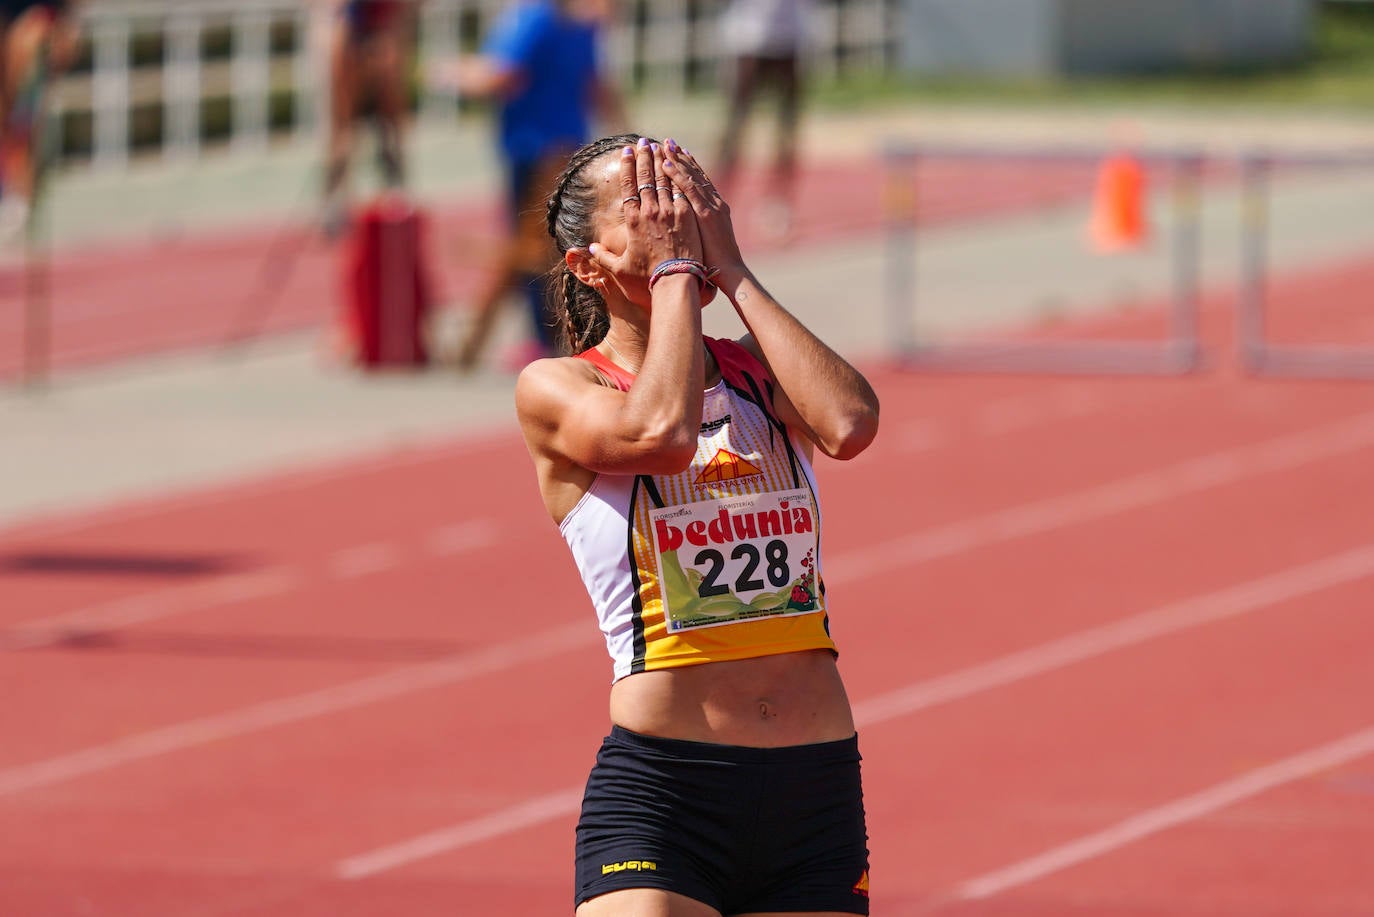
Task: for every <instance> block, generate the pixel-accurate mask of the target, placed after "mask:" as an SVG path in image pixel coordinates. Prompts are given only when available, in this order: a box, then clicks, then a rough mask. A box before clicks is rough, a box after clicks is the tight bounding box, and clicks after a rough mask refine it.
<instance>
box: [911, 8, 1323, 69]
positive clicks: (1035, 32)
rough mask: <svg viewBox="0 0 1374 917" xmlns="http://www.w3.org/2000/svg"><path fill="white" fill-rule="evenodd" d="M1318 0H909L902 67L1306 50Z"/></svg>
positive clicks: (1117, 63)
mask: <svg viewBox="0 0 1374 917" xmlns="http://www.w3.org/2000/svg"><path fill="white" fill-rule="evenodd" d="M1314 5H1315V2H1314V0H906V4H905V7H904V8H903V16H904V20H905V25H904V36H903V43H902V65H903V67H904V69H906V70H907V71H909V72H912V73H918V74H978V75H992V76H1022V77H1044V76H1055V75H1072V74H1079V73H1140V72H1158V71H1165V70H1173V69H1179V68H1188V67H1191V68H1197V67H1209V68H1215V67H1230V66H1250V65H1257V64H1277V63H1285V62H1289V61H1294V60H1298V59H1301V57H1302V56H1303V55H1304V54H1305V53H1306V51H1307V47H1308V41H1309V34H1310V28H1311V23H1312V16H1313V8H1314Z"/></svg>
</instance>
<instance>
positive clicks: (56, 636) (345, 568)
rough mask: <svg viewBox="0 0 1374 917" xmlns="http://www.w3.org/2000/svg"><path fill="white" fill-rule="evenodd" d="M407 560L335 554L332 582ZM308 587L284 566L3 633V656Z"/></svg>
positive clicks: (389, 548)
mask: <svg viewBox="0 0 1374 917" xmlns="http://www.w3.org/2000/svg"><path fill="white" fill-rule="evenodd" d="M497 537H498V531H497V528H496V526H495V524H493V523H492V522H491V520H488V519H480V520H475V521H470V522H462V523H457V524H454V525H447V526H441V527H439V528H437V529H435V530H434V531H433V532H432V533H431V534H430V536H429V538H428V539H427V549H428V550H429V552H430V553H431V554H434V555H436V556H439V557H451V556H455V555H458V554H462V553H466V552H467V551H472V550H476V549H477V548H481V547H485V546H487V545H490V544H494V543H495V541H496V539H497ZM404 559H405V558H404V556H403V552H402V549H401V546H400V545H399V544H395V543H391V542H375V543H372V544H365V545H359V546H356V547H353V548H344V549H342V550H340V551H337V552H335V553H334V554H333V555H332V556H331V557H330V558H329V560H328V561H327V563H326V568H327V570H328V572H329V574H330V575H331V576H333V577H336V578H338V579H345V580H347V579H355V578H358V577H362V576H369V575H373V574H377V573H384V572H386V571H388V570H391V569H394V568H396V567H397V566H400V565H401V564H402V563H403V562H404ZM309 583H310V578H309V577H307V576H306V575H305V573H304V570H303V568H299V567H289V566H285V565H283V566H277V567H268V568H266V569H263V570H255V571H252V572H250V573H234V574H229V575H226V576H218V577H215V578H214V579H211V580H206V581H204V582H199V583H192V584H188V585H184V586H171V587H166V588H163V589H159V590H157V591H156V592H145V593H140V594H138V595H132V596H125V597H123V598H119V599H112V600H111V601H108V602H102V603H100V604H98V605H93V606H88V607H86V608H79V609H76V610H73V611H68V612H63V613H61V614H57V615H52V616H50V617H47V618H39V619H36V620H33V621H27V622H21V623H17V624H15V625H13V626H12V627H10V628H9V629H8V630H0V652H10V651H14V650H25V649H36V648H38V647H43V646H51V645H53V644H55V643H60V642H61V641H62V640H63V639H65V638H66V637H68V636H69V635H70V634H71V633H72V632H74V631H76V632H79V631H83V630H87V631H89V630H111V629H113V628H117V627H127V626H129V625H132V624H142V623H146V622H148V621H156V620H160V619H162V618H170V617H173V616H175V615H181V614H189V613H191V612H196V611H205V610H208V609H210V608H216V607H219V606H222V605H230V604H235V603H239V602H249V601H254V600H256V599H264V598H270V597H272V596H279V595H285V594H286V593H289V592H291V591H293V590H295V589H299V588H302V587H303V586H306V585H308V584H309Z"/></svg>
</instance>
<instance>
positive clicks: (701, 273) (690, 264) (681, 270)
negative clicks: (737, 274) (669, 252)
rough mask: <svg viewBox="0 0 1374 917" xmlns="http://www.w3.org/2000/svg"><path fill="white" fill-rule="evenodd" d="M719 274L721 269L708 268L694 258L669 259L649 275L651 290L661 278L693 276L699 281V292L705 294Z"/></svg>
mask: <svg viewBox="0 0 1374 917" xmlns="http://www.w3.org/2000/svg"><path fill="white" fill-rule="evenodd" d="M719 273H720V271H719V269H716V268H708V267H707V266H706V265H704V264H702V263H701V262H700V261H696V260H694V259H692V258H669V259H668V260H667V261H662V262H659V265H658V267H656V268H654V271H653V273H652V274H650V275H649V289H650V290H652V289H653V288H654V284H656V283H658V281H659V279H660V278H662V277H667V276H668V275H670V274H691V275H692V276H693V277H695V278H696V279H697V287H698V289H699V291H700V292H703V293H704V292H706V287H707V286H709V285H710V283H711V281H712V280H714V279H715V277H716V275H717V274H719Z"/></svg>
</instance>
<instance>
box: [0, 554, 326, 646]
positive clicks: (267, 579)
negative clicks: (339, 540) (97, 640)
mask: <svg viewBox="0 0 1374 917" xmlns="http://www.w3.org/2000/svg"><path fill="white" fill-rule="evenodd" d="M301 581H302V577H301V575H300V574H299V573H298V572H297V571H295V570H293V569H292V568H290V567H268V568H267V569H265V570H256V571H253V572H252V573H236V574H232V575H229V576H220V577H216V578H214V579H212V580H208V581H206V582H201V583H193V584H190V585H185V586H174V587H171V588H168V589H163V590H160V591H158V592H148V593H143V594H140V595H133V596H127V597H125V598H121V599H114V600H112V601H109V602H104V603H101V604H99V605H94V606H90V607H87V608H81V609H77V610H76V611H69V612H64V613H63V614H58V615H52V616H50V617H47V618H39V619H37V620H34V621H28V622H25V623H22V624H18V625H15V626H14V627H13V628H11V629H9V630H8V631H5V632H0V651H12V650H21V649H35V648H37V647H42V646H51V645H53V644H54V643H60V642H61V641H62V640H64V639H66V638H67V637H68V636H70V635H71V634H73V633H80V632H83V631H91V630H110V629H112V628H116V627H127V626H129V625H131V624H141V623H143V622H146V621H155V620H158V619H160V618H167V617H171V616H172V615H178V614H184V613H186V612H190V611H200V610H203V609H206V608H214V607H218V606H221V605H231V604H235V603H238V602H250V601H255V600H257V599H264V598H270V597H272V596H277V595H284V594H286V593H288V592H290V591H291V590H293V589H295V588H297V587H298V586H299V585H300V584H301Z"/></svg>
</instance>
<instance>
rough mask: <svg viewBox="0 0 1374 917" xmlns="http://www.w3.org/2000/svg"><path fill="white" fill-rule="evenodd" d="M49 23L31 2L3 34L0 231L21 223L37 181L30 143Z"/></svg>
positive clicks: (37, 124)
mask: <svg viewBox="0 0 1374 917" xmlns="http://www.w3.org/2000/svg"><path fill="white" fill-rule="evenodd" d="M53 22H54V21H53V17H52V13H51V11H50V10H48V9H47V8H46V7H43V6H33V7H29V8H28V9H27V10H25V11H24V12H23V13H21V14H20V15H19V16H18V17H17V18H16V19H15V20H14V22H13V24H12V25H11V26H10V27H9V28H8V29H6V30H5V33H4V47H3V52H4V53H3V57H4V59H5V64H4V82H5V98H6V110H5V119H4V137H3V141H2V142H0V175H2V176H3V178H2V179H0V186H3V189H4V196H3V199H2V200H0V234H3V235H5V236H7V237H8V236H11V235H13V234H14V233H15V232H17V231H20V230H22V229H23V227H24V226H26V225H27V222H28V216H29V211H30V208H31V201H32V199H33V194H34V190H35V183H36V181H37V173H38V168H39V162H38V160H37V158H36V154H37V152H38V150H37V148H36V142H37V141H38V140H39V139H40V136H39V131H40V130H41V118H42V111H43V98H44V93H45V92H46V89H47V77H48V42H49V40H50V38H51V36H52V31H53Z"/></svg>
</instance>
